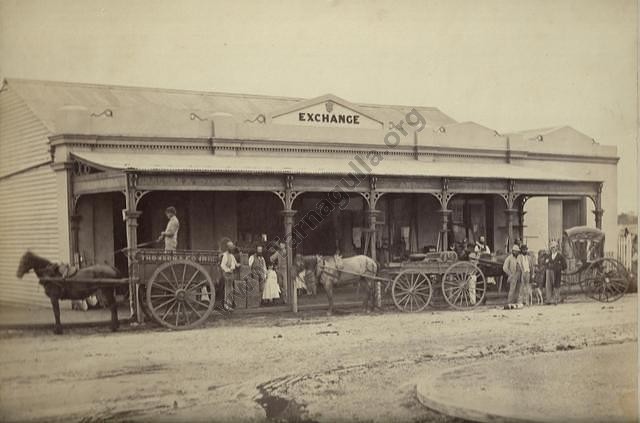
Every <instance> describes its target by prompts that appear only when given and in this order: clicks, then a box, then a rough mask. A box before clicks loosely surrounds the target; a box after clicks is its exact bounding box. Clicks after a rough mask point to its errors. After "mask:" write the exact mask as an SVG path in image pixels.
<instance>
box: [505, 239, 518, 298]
mask: <svg viewBox="0 0 640 423" xmlns="http://www.w3.org/2000/svg"><path fill="white" fill-rule="evenodd" d="M519 253H520V247H518V246H517V245H514V246H513V247H512V248H511V255H510V256H507V258H506V259H505V261H504V264H503V265H502V270H503V271H504V273H506V274H507V282H509V296H508V299H507V305H506V306H505V308H507V309H509V308H515V307H518V306H517V303H518V299H519V297H520V271H519V266H518V254H519Z"/></svg>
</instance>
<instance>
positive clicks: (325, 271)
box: [305, 255, 378, 316]
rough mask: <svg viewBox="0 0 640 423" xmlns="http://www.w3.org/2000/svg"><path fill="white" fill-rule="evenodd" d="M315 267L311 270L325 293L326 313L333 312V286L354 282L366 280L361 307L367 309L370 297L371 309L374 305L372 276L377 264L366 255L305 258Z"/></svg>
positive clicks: (376, 271)
mask: <svg viewBox="0 0 640 423" xmlns="http://www.w3.org/2000/svg"><path fill="white" fill-rule="evenodd" d="M305 262H306V263H310V265H311V267H312V268H314V269H315V272H313V274H314V276H315V278H316V280H318V281H319V282H320V283H321V284H322V286H323V287H324V290H325V291H326V293H327V299H328V300H329V309H328V310H327V315H329V316H330V315H331V314H332V313H333V287H334V286H335V285H342V284H347V283H354V282H358V283H360V282H366V287H367V289H366V297H365V299H364V302H363V307H364V310H365V311H366V312H368V311H369V299H371V310H373V309H374V307H375V294H374V285H375V284H374V283H373V279H372V277H375V276H376V275H377V273H378V264H377V263H376V262H375V261H374V260H373V259H372V258H371V257H368V256H364V255H359V256H354V257H349V258H345V259H343V258H342V257H339V256H327V257H323V256H320V255H317V256H315V257H311V258H309V257H308V258H307V259H305Z"/></svg>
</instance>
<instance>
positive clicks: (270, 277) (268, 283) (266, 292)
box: [262, 264, 280, 304]
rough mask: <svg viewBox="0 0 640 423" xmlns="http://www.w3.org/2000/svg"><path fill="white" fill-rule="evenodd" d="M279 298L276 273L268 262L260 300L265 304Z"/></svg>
mask: <svg viewBox="0 0 640 423" xmlns="http://www.w3.org/2000/svg"><path fill="white" fill-rule="evenodd" d="M278 298H280V285H278V274H277V273H276V271H275V270H273V264H269V267H268V269H267V278H266V279H265V282H264V289H263V290H262V300H263V301H265V302H266V303H267V304H271V303H272V302H273V300H277V299H278Z"/></svg>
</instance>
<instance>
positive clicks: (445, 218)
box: [438, 208, 453, 251]
mask: <svg viewBox="0 0 640 423" xmlns="http://www.w3.org/2000/svg"><path fill="white" fill-rule="evenodd" d="M438 213H440V215H441V216H440V223H441V224H442V227H441V229H440V233H441V239H442V251H448V250H449V216H450V215H451V213H453V210H448V209H444V208H443V209H440V210H438Z"/></svg>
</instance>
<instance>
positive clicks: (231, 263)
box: [220, 241, 240, 311]
mask: <svg viewBox="0 0 640 423" xmlns="http://www.w3.org/2000/svg"><path fill="white" fill-rule="evenodd" d="M234 248H235V247H234V245H233V242H232V241H228V242H227V249H226V251H225V252H224V254H222V259H221V260H220V269H222V278H223V279H224V302H223V305H222V307H223V308H224V309H225V310H226V311H232V310H233V281H234V279H235V270H236V269H237V268H238V267H240V265H239V264H238V261H237V260H236V257H235V256H234V255H233V250H234Z"/></svg>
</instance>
